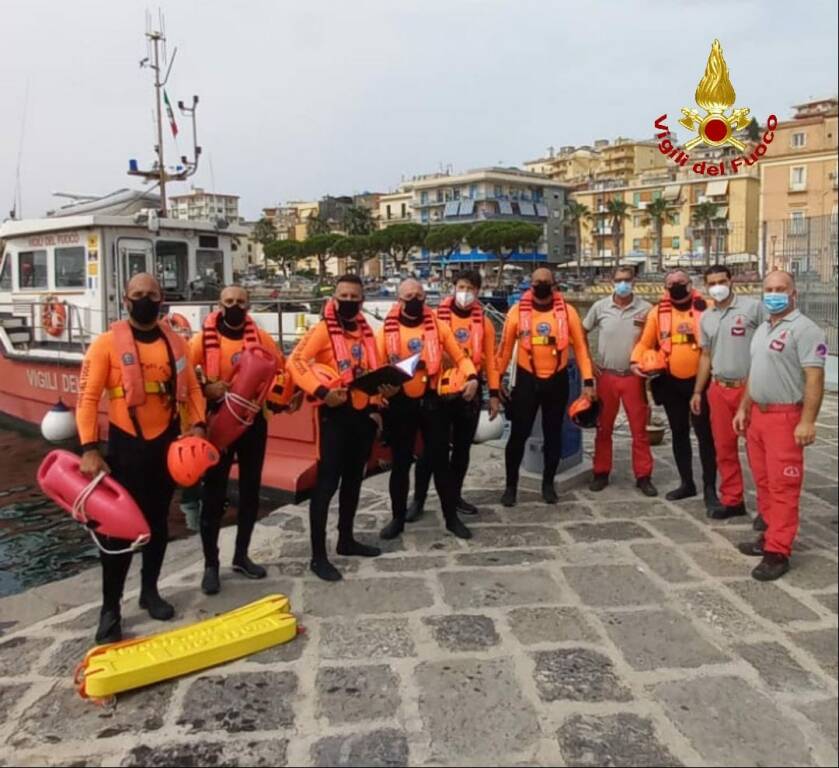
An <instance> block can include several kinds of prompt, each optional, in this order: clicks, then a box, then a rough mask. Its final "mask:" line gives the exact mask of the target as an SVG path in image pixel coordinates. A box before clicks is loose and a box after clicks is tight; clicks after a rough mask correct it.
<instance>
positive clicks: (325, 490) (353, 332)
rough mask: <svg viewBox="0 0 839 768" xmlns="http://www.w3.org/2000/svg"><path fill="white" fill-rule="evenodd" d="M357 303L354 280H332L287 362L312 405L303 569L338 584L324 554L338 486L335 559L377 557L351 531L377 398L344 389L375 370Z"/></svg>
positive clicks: (377, 424) (377, 425) (378, 422)
mask: <svg viewBox="0 0 839 768" xmlns="http://www.w3.org/2000/svg"><path fill="white" fill-rule="evenodd" d="M363 301H364V287H363V284H362V282H361V279H360V278H359V277H358V276H357V275H343V276H341V277H339V278H338V282H337V284H336V285H335V295H334V296H333V297H332V298H331V299H330V300H329V301H328V302H327V303H326V307H325V309H324V318H323V320H321V321H320V322H319V323H318V324H317V325H315V326H313V327H312V328H310V329H309V331H308V332H307V333H306V335H305V336H304V337H303V338H302V339H301V340H300V342H299V343H298V345H297V346H296V347H295V348H294V352H292V353H291V359H290V361H289V367H290V369H291V373H292V377H293V379H294V383H295V384H296V385H297V386H298V387H300V389H302V390H303V391H304V392H306V394H307V395H309V396H310V397H312V398H315V399H316V400H317V401H318V403H319V407H318V419H319V423H320V445H319V460H318V474H317V480H316V482H315V488H314V490H313V491H312V496H311V498H310V500H309V533H310V536H311V545H312V561H311V563H310V566H309V567H310V568H311V570H312V572H313V573H314V574H315V575H317V576H318V577H320V578H321V579H323V580H324V581H339V580H340V579H341V578H343V577H342V576H341V572H340V571H339V570H338V569H337V568H336V567H335V566H334V565H332V563H330V562H329V557H328V555H327V553H326V521H327V516H328V514H329V503H330V502H331V501H332V497H333V496H334V495H335V492H336V491H337V490H338V486H339V484H340V487H341V490H340V493H339V496H338V546H337V550H336V551H337V553H338V554H339V555H345V556H358V557H377V556H378V555H380V554H381V550H380V549H379V548H378V547H371V546H369V545H368V544H363V543H362V542H360V541H357V540H356V538H355V534H354V531H353V524H354V521H355V513H356V510H357V509H358V497H359V494H360V493H361V482H362V480H363V479H364V469H365V466H366V464H367V461H368V459H369V458H370V451H371V449H372V447H373V440H374V439H375V437H376V433H377V431H379V430H381V426H382V417H381V415H380V414H379V408H380V404H381V398H380V397H374V398H370V397H368V396H367V395H365V394H364V393H363V392H362V391H360V390H357V389H356V390H352V391H350V389H349V386H350V385H351V384H352V383H353V381H354V380H355V379H356V378H358V377H360V376H363V375H364V374H365V373H369V372H370V371H374V370H375V369H376V368H378V367H379V364H380V356H379V352H378V349H377V347H376V340H375V337H374V335H373V331H372V329H371V328H370V326H369V325H368V324H367V321H366V320H365V318H364V315H363V314H362V312H361V306H362V303H363ZM327 377H328V378H327ZM398 391H399V390H398V389H397V388H396V387H387V386H383V387H381V388H380V389H379V394H380V395H381V396H385V397H387V396H391V395H395V394H396V393H397V392H398Z"/></svg>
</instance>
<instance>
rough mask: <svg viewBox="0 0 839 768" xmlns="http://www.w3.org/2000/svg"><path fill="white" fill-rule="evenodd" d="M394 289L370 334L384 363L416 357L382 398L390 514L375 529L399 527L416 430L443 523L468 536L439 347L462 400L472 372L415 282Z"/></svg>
mask: <svg viewBox="0 0 839 768" xmlns="http://www.w3.org/2000/svg"><path fill="white" fill-rule="evenodd" d="M397 295H398V298H399V301H398V302H397V303H396V304H395V305H394V306H393V309H391V311H390V313H389V314H388V316H387V318H386V319H385V322H384V325H383V327H382V328H380V329H379V331H378V333H377V334H376V341H377V347H378V352H379V357H380V358H381V359H382V360H384V361H387V362H389V363H395V362H398V361H399V360H404V359H405V358H407V357H410V356H412V355H415V354H420V355H421V356H422V357H421V359H420V363H419V367H418V368H417V371H416V374H415V375H414V377H413V378H412V379H411V380H410V381H408V382H406V383H405V384H403V385H402V388H401V390H400V391H399V393H398V394H397V395H395V396H393V397H391V398H388V407H387V409H386V410H385V413H384V418H385V426H386V435H387V437H388V440H389V442H390V447H391V449H392V451H393V466H392V469H391V472H390V502H391V507H392V512H393V520H391V522H390V523H388V524H387V525H386V526H385V527H384V528H383V529H382V531H381V534H380V535H381V537H382V538H383V539H394V538H396V537H397V536H399V535H401V534H402V531H403V530H404V528H405V516H406V512H407V507H408V487H409V484H410V479H409V476H410V469H411V461H412V459H413V456H414V445H415V443H416V439H417V435H418V434H420V433H421V434H422V441H423V450H424V451H425V452H426V453H427V455H428V456H429V457H430V459H431V471H432V475H433V477H434V486H435V487H436V489H437V496H438V497H439V498H440V505H441V507H442V508H443V517H444V519H445V521H446V529H447V530H448V531H450V532H451V533H453V534H454V535H455V536H457V537H459V538H461V539H469V538H471V537H472V533H471V531H470V530H469V529H468V528H467V527H466V526H465V525H464V524H463V522H462V521H461V519H460V518H459V517H458V514H457V488H456V486H455V478H454V474H453V473H452V468H451V465H450V464H449V421H448V419H446V418H445V416H444V414H443V404H442V400H441V399H440V396H439V395H438V394H437V384H438V379H439V377H440V375H441V374H442V363H443V354H444V353H445V354H446V355H448V357H449V358H450V359H451V362H452V364H453V365H454V366H455V367H457V368H458V369H459V371H460V374H461V375H462V376H463V378H464V379H465V380H466V383H465V384H464V387H463V393H462V397H463V399H464V400H465V401H467V402H469V401H471V400H473V399H474V398H475V397H476V395H477V394H478V384H479V382H478V374H477V372H476V371H475V366H474V365H473V364H472V361H471V360H470V359H469V358H468V357H467V356H466V355H465V354H464V352H463V349H462V347H461V346H460V345H459V344H458V343H457V340H456V339H455V337H454V334H453V333H452V331H451V328H449V326H448V325H446V324H445V323H441V322H440V321H439V320H438V319H437V318H436V317H435V316H434V313H433V312H432V311H431V310H430V309H429V308H428V307H427V306H426V305H425V291H424V290H423V288H422V285H420V283H419V282H417V281H416V280H413V279H409V280H403V281H402V283H401V284H400V286H399V292H398V294H397Z"/></svg>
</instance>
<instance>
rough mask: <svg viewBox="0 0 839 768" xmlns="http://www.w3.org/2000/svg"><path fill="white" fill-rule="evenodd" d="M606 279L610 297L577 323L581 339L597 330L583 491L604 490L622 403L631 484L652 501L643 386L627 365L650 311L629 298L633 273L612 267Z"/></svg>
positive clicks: (632, 295)
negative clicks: (590, 460)
mask: <svg viewBox="0 0 839 768" xmlns="http://www.w3.org/2000/svg"><path fill="white" fill-rule="evenodd" d="M612 278H613V280H614V286H615V290H614V293H613V294H612V295H611V296H609V297H607V298H605V299H600V300H599V301H596V302H595V303H594V305H593V306H592V307H591V309H590V310H589V311H588V314H587V315H586V317H585V320H583V328H585V330H586V333H591V332H592V331H593V330H594V329H597V330H598V337H597V366H598V370H597V396H598V397H599V398H600V403H601V410H600V420H599V422H598V424H597V436H596V438H595V441H594V475H593V477H592V480H591V484H590V485H589V488H590V489H591V490H592V491H602V490H603V489H604V488H605V487H606V486H607V485H608V484H609V473H610V472H611V471H612V429H613V427H614V425H615V419H616V418H617V415H618V411H619V410H620V406H621V403H623V407H624V410H625V411H626V415H627V418H628V419H629V429H630V430H631V432H632V469H633V471H634V473H635V478H636V482H635V484H636V485H637V486H638V488H640V489H641V492H642V493H643V494H644V495H645V496H657V495H658V491H657V490H656V487H655V486H654V485H653V484H652V481H651V479H650V477H651V476H652V473H653V455H652V453H651V451H650V441H649V437H648V436H647V419H648V416H649V406H648V405H647V396H646V391H645V389H644V380H643V379H641V378H640V377H638V376H635V375H634V374H633V373H632V370H631V363H630V360H629V358H630V356H631V355H632V349H633V347H634V346H635V344H636V343H637V342H638V337H639V336H640V335H641V331H643V329H644V322H645V321H646V318H647V312H649V311H650V306H651V305H650V303H649V302H648V301H644V299H641V298H638V297H637V296H636V295H635V293H634V287H635V269H634V268H633V267H631V266H627V267H617V268H616V269H615V271H614V274H613V275H612ZM589 346H590V345H589Z"/></svg>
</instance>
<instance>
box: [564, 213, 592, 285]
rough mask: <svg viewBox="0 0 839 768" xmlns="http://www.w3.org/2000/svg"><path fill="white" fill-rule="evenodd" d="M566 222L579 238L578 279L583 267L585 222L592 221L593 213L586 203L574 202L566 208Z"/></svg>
mask: <svg viewBox="0 0 839 768" xmlns="http://www.w3.org/2000/svg"><path fill="white" fill-rule="evenodd" d="M565 220H566V221H567V222H568V223H569V224H571V225H572V226H573V227H574V233H575V234H576V236H577V277H580V276H581V275H582V267H583V222H584V221H591V211H590V210H589V209H588V206H587V205H586V204H585V203H581V202H579V201H578V200H572V201H571V202H570V203H568V205H566V206H565Z"/></svg>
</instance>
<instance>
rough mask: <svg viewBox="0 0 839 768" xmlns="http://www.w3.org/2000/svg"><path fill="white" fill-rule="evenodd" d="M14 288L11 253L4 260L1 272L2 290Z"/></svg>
mask: <svg viewBox="0 0 839 768" xmlns="http://www.w3.org/2000/svg"><path fill="white" fill-rule="evenodd" d="M10 290H12V257H11V254H9V255H8V256H6V258H5V259H4V260H3V271H2V272H0V291H10Z"/></svg>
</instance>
